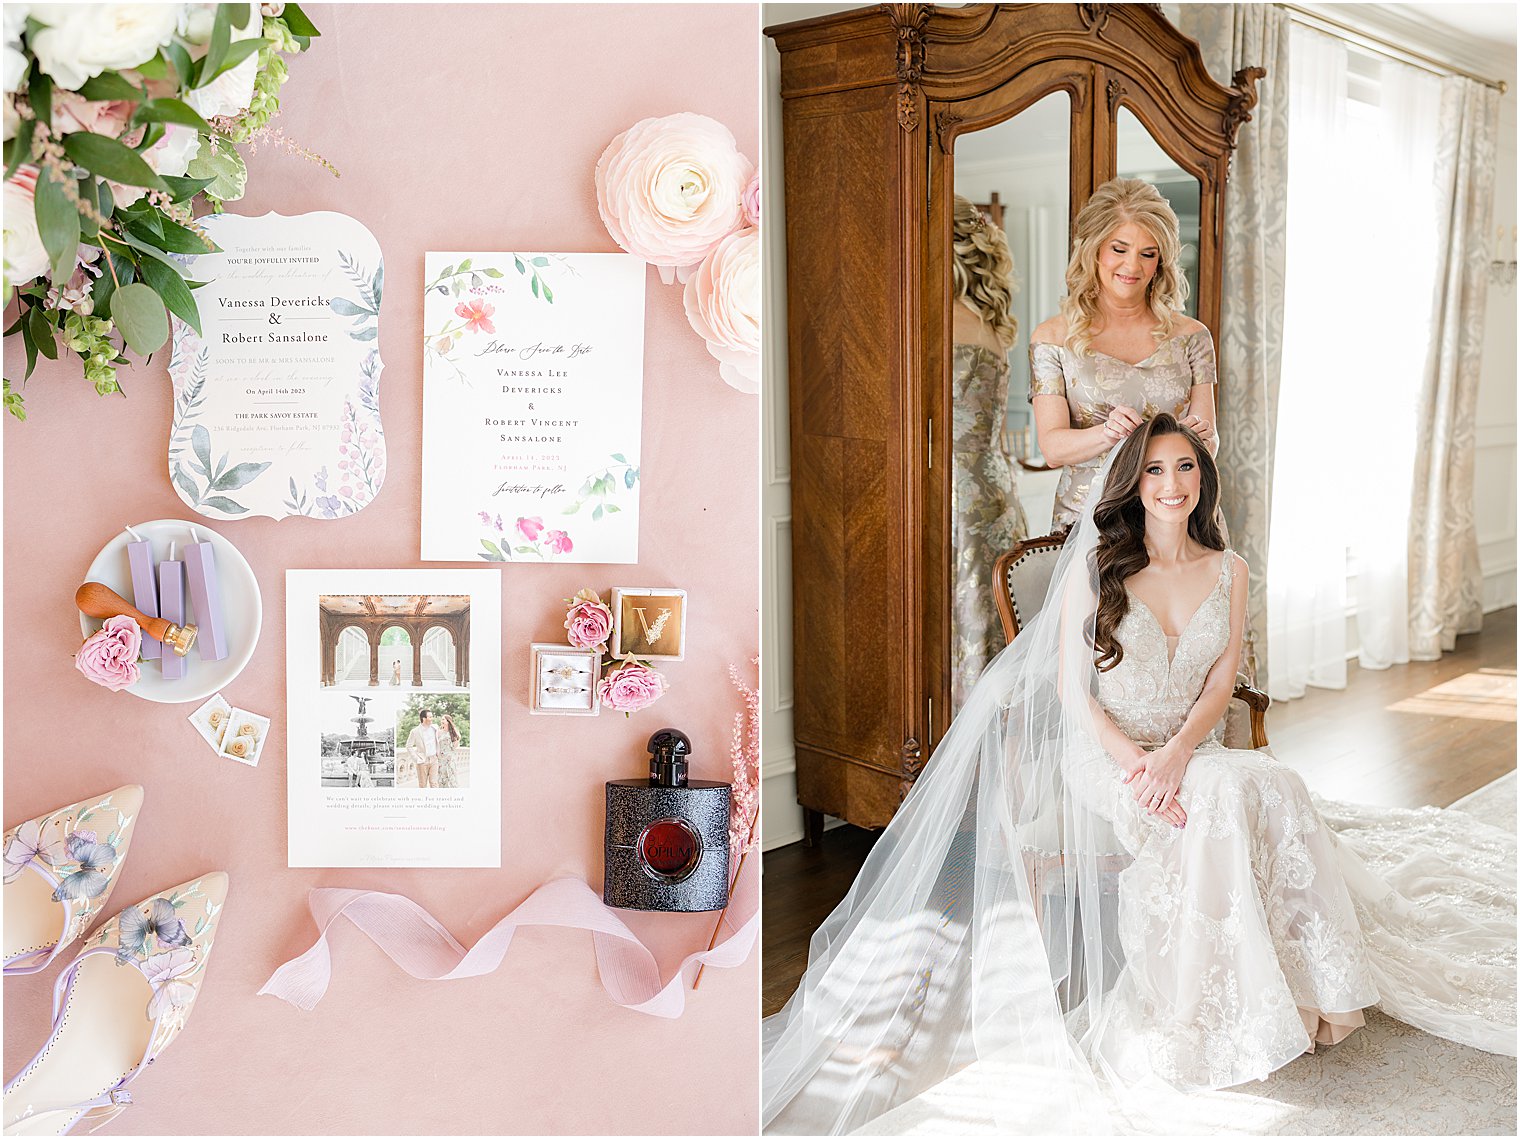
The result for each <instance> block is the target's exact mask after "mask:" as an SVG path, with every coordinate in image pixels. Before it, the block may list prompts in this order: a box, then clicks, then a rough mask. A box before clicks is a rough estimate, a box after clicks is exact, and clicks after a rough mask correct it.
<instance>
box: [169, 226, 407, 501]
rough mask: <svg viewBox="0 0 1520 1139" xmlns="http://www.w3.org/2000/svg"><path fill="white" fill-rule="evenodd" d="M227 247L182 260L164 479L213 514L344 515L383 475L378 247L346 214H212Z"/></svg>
mask: <svg viewBox="0 0 1520 1139" xmlns="http://www.w3.org/2000/svg"><path fill="white" fill-rule="evenodd" d="M197 224H198V225H200V226H202V227H203V228H204V229H205V230H206V233H207V234H208V235H209V236H210V238H211V239H212V240H213V241H214V242H216V244H217V246H218V247H219V252H216V253H205V254H201V255H197V256H193V257H185V258H181V260H182V261H183V262H184V264H185V266H186V272H187V273H188V274H189V276H190V279H191V280H192V281H202V282H205V283H204V284H203V285H202V286H201V287H200V288H198V289H196V291H195V300H196V308H197V310H198V312H199V315H200V329H199V330H196V329H194V328H192V327H191V326H190V325H188V324H186V323H185V322H184V321H182V320H179V319H178V318H176V319H175V321H174V342H173V343H174V347H173V355H172V358H171V360H170V363H169V377H170V379H171V380H172V382H173V384H174V420H173V424H172V426H171V428H170V432H169V478H170V481H171V482H172V483H173V485H174V489H175V492H176V493H177V494H178V495H179V496H180V498H181V499H183V500H184V502H185V505H186V506H188V507H190V508H191V509H192V510H195V511H197V512H199V513H201V514H204V515H206V516H207V517H208V518H218V519H230V518H250V517H260V516H262V517H266V518H288V517H294V516H302V517H311V518H342V517H346V516H347V515H349V514H353V513H355V512H357V511H359V510H362V509H364V507H366V506H368V505H369V504H370V503H371V502H373V501H374V499H375V496H376V495H377V494H379V493H380V485H381V483H383V482H384V481H385V432H384V429H383V428H382V427H381V423H380V371H381V366H382V365H381V361H380V348H379V343H380V342H379V335H380V296H381V293H382V291H383V289H384V285H385V269H384V266H383V264H382V262H381V257H380V245H379V243H378V242H377V241H376V240H375V237H374V234H372V233H370V231H369V230H368V229H366V228H365V227H364V226H363V225H361V224H360V223H359V222H357V221H355V220H354V219H353V218H351V217H348V216H346V215H344V214H338V213H330V212H324V213H311V214H300V215H297V216H295V217H282V216H281V215H280V214H273V213H271V214H265V215H264V216H263V217H257V218H254V217H242V216H240V215H238V214H208V215H207V216H206V217H203V218H200V219H199V220H198V221H197Z"/></svg>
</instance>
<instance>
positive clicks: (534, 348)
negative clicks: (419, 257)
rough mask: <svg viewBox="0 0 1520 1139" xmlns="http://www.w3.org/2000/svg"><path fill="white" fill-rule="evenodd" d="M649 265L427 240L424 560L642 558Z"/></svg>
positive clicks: (612, 256) (606, 256) (621, 257)
mask: <svg viewBox="0 0 1520 1139" xmlns="http://www.w3.org/2000/svg"><path fill="white" fill-rule="evenodd" d="M645 276H646V269H645V266H644V263H643V262H642V261H640V260H639V259H638V258H636V257H633V256H632V255H630V254H626V253H429V254H428V255H427V258H426V265H425V272H424V278H425V281H426V286H425V292H424V295H423V342H422V345H421V347H422V370H423V389H424V390H423V419H422V559H423V560H424V561H475V560H477V559H480V560H484V561H488V562H544V561H552V562H636V561H638V557H639V453H640V434H641V426H642V407H643V388H644V371H643V369H644V284H645Z"/></svg>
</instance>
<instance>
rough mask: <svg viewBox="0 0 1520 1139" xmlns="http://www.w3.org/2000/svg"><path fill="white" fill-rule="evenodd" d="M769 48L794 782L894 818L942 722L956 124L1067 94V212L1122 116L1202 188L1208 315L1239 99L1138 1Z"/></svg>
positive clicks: (873, 815)
mask: <svg viewBox="0 0 1520 1139" xmlns="http://www.w3.org/2000/svg"><path fill="white" fill-rule="evenodd" d="M766 34H767V35H769V36H771V37H772V38H773V39H774V40H775V43H776V46H777V48H778V49H779V51H780V55H781V99H782V131H783V145H784V153H785V170H784V180H785V193H786V245H787V258H786V260H787V268H786V283H787V307H786V322H787V352H788V356H787V359H788V370H789V385H790V419H791V474H792V483H791V489H792V528H793V545H792V574H793V579H792V580H793V591H794V592H793V597H794V625H793V629H794V642H793V651H794V661H795V663H794V669H795V679H794V683H795V693H796V695H795V707H794V723H795V733H796V754H797V797H798V801H799V803H800V804H801V805H802V806H803V808H804V810H805V812H806V815H807V827H806V830H807V836H808V840H809V841H816V840H817V837H818V835H819V834H820V832H821V827H822V821H823V816H824V815H834V816H837V817H839V818H842V819H845V820H847V821H849V822H852V823H855V824H857V825H859V826H864V827H873V828H874V827H881V826H884V825H886V823H887V822H888V821H889V820H890V819H891V818H892V815H893V813H894V812H895V811H896V810H897V807H898V805H899V804H900V803H901V801H902V799H903V797H904V796H905V795H906V794H907V792H908V790H909V789H910V788H911V786H912V784H913V780H914V779H915V778H916V777H917V776H918V774H919V773H920V772H921V771H922V770H923V768H924V765H925V763H926V762H927V760H928V757H929V755H930V753H931V751H932V750H933V748H934V745H935V744H936V743H937V742H938V740H939V738H940V736H941V735H942V734H943V733H944V731H945V730H946V728H947V726H948V720H949V715H948V709H949V692H950V644H949V631H950V592H951V590H950V570H951V565H950V523H951V520H950V518H949V502H950V481H949V475H950V471H949V465H950V464H949V463H948V462H946V461H945V456H947V455H949V453H950V410H951V408H950V347H951V344H950V321H951V307H950V306H951V301H950V264H949V260H948V257H949V243H950V234H951V201H952V195H953V193H954V166H953V162H952V159H953V156H954V152H955V145H956V140H957V138H959V137H960V136H961V135H963V134H965V133H967V132H970V131H975V130H979V129H982V128H985V127H989V126H992V125H993V124H996V123H999V122H1001V121H1003V120H1005V119H1008V118H1009V117H1011V116H1013V115H1016V114H1018V113H1019V112H1020V111H1021V110H1023V109H1024V108H1026V107H1029V106H1030V105H1032V104H1033V103H1034V102H1036V101H1037V100H1039V99H1040V98H1042V97H1043V96H1044V95H1046V94H1048V93H1050V92H1052V91H1057V90H1064V91H1066V92H1067V93H1068V94H1069V96H1070V106H1071V123H1070V133H1069V139H1070V174H1069V183H1068V185H1069V187H1070V199H1071V200H1070V210H1071V215H1072V216H1073V217H1074V216H1075V214H1076V212H1077V211H1078V210H1079V209H1080V208H1081V206H1082V205H1083V203H1085V202H1086V200H1087V198H1088V197H1089V196H1090V195H1091V193H1092V191H1093V189H1094V188H1095V187H1097V186H1098V185H1100V184H1101V183H1103V182H1105V181H1107V180H1108V179H1109V178H1111V177H1113V176H1114V171H1115V170H1116V158H1115V145H1116V144H1115V133H1116V132H1115V122H1116V116H1117V115H1118V114H1119V113H1120V110H1121V108H1127V109H1128V111H1129V112H1130V113H1131V114H1133V115H1134V116H1136V117H1137V118H1138V119H1139V120H1140V121H1141V123H1142V124H1143V125H1144V127H1145V129H1146V130H1147V131H1148V132H1149V133H1150V135H1151V136H1152V137H1153V138H1154V140H1155V141H1156V142H1157V143H1158V144H1159V145H1160V147H1161V148H1162V149H1163V150H1165V151H1166V153H1167V154H1168V155H1170V157H1171V158H1172V159H1173V160H1174V161H1175V162H1176V164H1177V165H1178V166H1179V167H1180V168H1182V169H1183V170H1185V171H1186V172H1188V173H1190V174H1191V175H1193V176H1195V177H1196V178H1197V179H1198V182H1199V185H1200V204H1199V209H1200V230H1199V234H1198V246H1199V248H1198V254H1199V272H1198V294H1199V295H1198V317H1199V319H1200V320H1202V321H1203V322H1204V323H1205V324H1207V325H1208V326H1209V327H1210V328H1211V329H1212V330H1213V331H1214V333H1215V336H1216V339H1217V336H1218V330H1219V295H1220V270H1221V257H1220V242H1221V234H1222V225H1223V205H1224V201H1223V197H1224V183H1225V176H1226V172H1227V169H1228V162H1229V155H1230V152H1231V150H1232V149H1233V148H1234V145H1235V139H1236V135H1237V132H1238V130H1239V129H1240V126H1241V124H1242V123H1244V122H1246V121H1247V120H1248V119H1249V118H1250V109H1251V107H1252V106H1253V104H1254V103H1255V99H1256V96H1255V82H1256V79H1257V78H1258V77H1259V76H1260V75H1261V74H1263V73H1262V72H1261V71H1260V70H1258V69H1255V68H1251V69H1247V70H1245V71H1242V72H1240V73H1239V74H1237V75H1236V76H1235V77H1234V85H1233V86H1232V87H1222V86H1220V85H1219V84H1218V83H1217V82H1215V81H1214V79H1212V78H1211V77H1210V76H1209V74H1208V73H1207V71H1206V70H1205V69H1204V65H1203V61H1202V58H1201V57H1200V55H1199V52H1198V47H1197V45H1196V44H1195V43H1194V42H1193V41H1192V40H1190V39H1188V38H1187V37H1186V36H1184V35H1182V34H1181V33H1180V32H1178V31H1177V30H1176V29H1175V28H1174V27H1172V26H1171V24H1169V23H1168V22H1167V20H1166V19H1165V17H1164V16H1163V15H1162V14H1161V12H1160V9H1159V7H1157V6H1153V5H1148V4H984V5H975V6H971V7H964V8H940V7H937V6H935V5H932V4H879V5H876V6H874V7H870V8H862V9H859V10H856V11H850V12H843V13H839V14H836V15H829V16H822V17H819V18H816V19H810V20H803V21H799V22H796V23H789V24H783V25H779V26H776V27H771V28H768V29H766Z"/></svg>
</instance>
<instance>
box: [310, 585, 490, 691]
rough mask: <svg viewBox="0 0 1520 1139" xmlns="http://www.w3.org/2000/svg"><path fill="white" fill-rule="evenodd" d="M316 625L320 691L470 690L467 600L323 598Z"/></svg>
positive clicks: (368, 597) (363, 597) (454, 598)
mask: <svg viewBox="0 0 1520 1139" xmlns="http://www.w3.org/2000/svg"><path fill="white" fill-rule="evenodd" d="M318 621H319V622H320V625H321V641H320V646H321V653H322V685H323V687H324V688H338V689H343V690H353V691H359V690H362V689H369V690H373V689H376V688H388V689H391V690H406V689H416V688H426V689H429V690H438V689H455V690H459V691H463V690H465V689H468V688H469V686H470V599H469V598H468V597H432V596H417V597H375V596H356V597H337V596H324V597H323V598H321V601H320V603H319V606H318Z"/></svg>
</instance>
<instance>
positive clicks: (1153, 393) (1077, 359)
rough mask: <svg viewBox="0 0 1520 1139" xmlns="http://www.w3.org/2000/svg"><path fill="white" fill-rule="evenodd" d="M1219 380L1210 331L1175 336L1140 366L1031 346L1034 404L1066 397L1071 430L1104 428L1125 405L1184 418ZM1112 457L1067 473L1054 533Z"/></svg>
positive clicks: (1078, 509) (1147, 414)
mask: <svg viewBox="0 0 1520 1139" xmlns="http://www.w3.org/2000/svg"><path fill="white" fill-rule="evenodd" d="M1218 379H1219V376H1218V371H1217V368H1216V366H1215V362H1214V338H1213V337H1212V336H1211V335H1210V334H1209V330H1208V329H1207V328H1199V329H1198V330H1196V331H1194V332H1186V333H1182V334H1179V335H1177V336H1172V337H1169V338H1168V339H1166V340H1164V341H1162V342H1161V343H1160V344H1158V345H1157V346H1156V350H1155V351H1154V352H1152V353H1151V354H1150V355H1149V356H1147V357H1146V358H1145V359H1144V360H1141V361H1140V362H1139V363H1138V364H1130V363H1126V362H1125V361H1123V360H1116V359H1115V358H1114V357H1112V356H1109V355H1106V354H1104V353H1102V352H1096V351H1094V352H1091V353H1090V354H1088V355H1086V356H1077V355H1075V354H1074V353H1073V352H1072V351H1071V350H1070V349H1068V348H1067V347H1066V346H1065V345H1064V344H1031V345H1030V346H1029V397H1030V400H1031V401H1032V400H1033V399H1034V397H1035V396H1037V395H1058V396H1065V397H1066V402H1067V403H1068V404H1069V405H1071V425H1072V426H1073V427H1075V428H1079V429H1080V428H1083V427H1094V426H1096V425H1097V424H1099V423H1102V422H1103V421H1104V420H1105V419H1107V418H1108V413H1109V412H1110V411H1112V410H1113V409H1114V408H1115V407H1119V406H1121V405H1122V406H1124V407H1132V408H1134V409H1135V410H1136V411H1138V412H1139V413H1140V415H1141V416H1142V418H1145V419H1150V418H1152V417H1154V416H1155V415H1157V414H1159V413H1160V412H1163V411H1169V412H1171V413H1172V414H1173V415H1175V416H1177V418H1179V419H1181V418H1182V417H1183V416H1185V415H1187V408H1188V402H1189V401H1190V400H1191V399H1192V396H1193V388H1195V387H1196V386H1197V385H1199V384H1212V383H1217V382H1218ZM1107 457H1108V455H1107V452H1105V453H1103V454H1101V455H1095V456H1093V457H1092V458H1091V459H1088V460H1087V461H1086V462H1082V463H1073V464H1072V465H1071V466H1069V467H1066V468H1064V469H1063V470H1062V471H1061V481H1060V484H1059V485H1058V486H1057V487H1056V502H1055V511H1054V514H1053V516H1052V518H1051V529H1052V530H1058V529H1060V528H1061V527H1063V526H1070V525H1071V524H1072V523H1073V522H1075V521H1076V520H1077V516H1078V515H1079V514H1081V513H1082V504H1083V503H1084V502H1085V501H1086V500H1087V488H1088V487H1089V486H1090V485H1091V484H1092V479H1093V475H1094V474H1096V473H1097V471H1098V468H1099V467H1101V466H1102V465H1103V460H1104V459H1106V458H1107Z"/></svg>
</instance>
